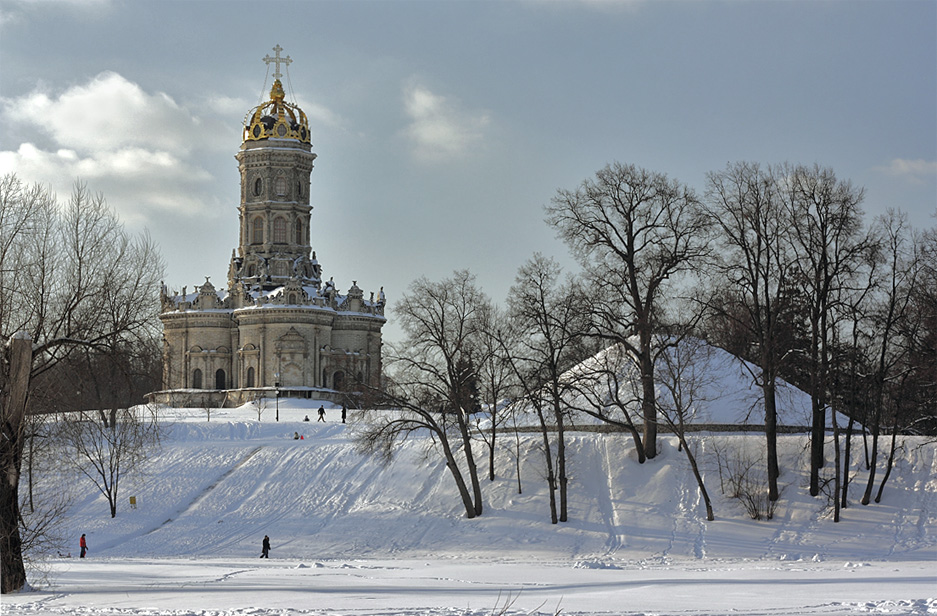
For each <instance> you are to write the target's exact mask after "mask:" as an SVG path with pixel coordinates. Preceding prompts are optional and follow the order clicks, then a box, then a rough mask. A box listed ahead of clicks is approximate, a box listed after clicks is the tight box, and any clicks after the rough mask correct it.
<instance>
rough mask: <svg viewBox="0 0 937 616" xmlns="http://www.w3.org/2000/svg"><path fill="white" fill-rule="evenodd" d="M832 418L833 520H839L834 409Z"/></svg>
mask: <svg viewBox="0 0 937 616" xmlns="http://www.w3.org/2000/svg"><path fill="white" fill-rule="evenodd" d="M831 416H832V418H833V522H839V508H840V507H839V486H840V483H841V480H840V478H841V477H842V473H843V471H842V468H841V467H840V457H841V456H840V452H839V450H840V447H839V422H838V421H836V410H835V409H833V410H832V415H831Z"/></svg>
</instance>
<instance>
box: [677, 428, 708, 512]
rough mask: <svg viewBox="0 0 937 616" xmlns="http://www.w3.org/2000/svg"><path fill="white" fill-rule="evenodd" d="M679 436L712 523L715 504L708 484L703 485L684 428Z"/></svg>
mask: <svg viewBox="0 0 937 616" xmlns="http://www.w3.org/2000/svg"><path fill="white" fill-rule="evenodd" d="M677 436H678V437H679V439H680V446H681V447H683V452H684V453H685V454H686V459H687V460H688V461H689V462H690V468H691V469H692V470H693V476H694V477H696V485H698V486H699V491H700V494H702V495H703V502H705V503H706V519H707V520H709V521H710V522H712V521H713V520H715V519H716V516H715V515H714V514H713V504H712V501H711V500H709V492H707V491H706V484H705V483H703V476H702V475H701V474H700V472H699V466H698V465H697V464H696V456H694V455H693V452H692V451H690V444H689V443H687V442H686V438H685V436H684V434H683V427H682V426H681V428H680V434H678V435H677Z"/></svg>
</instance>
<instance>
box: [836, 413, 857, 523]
mask: <svg viewBox="0 0 937 616" xmlns="http://www.w3.org/2000/svg"><path fill="white" fill-rule="evenodd" d="M855 422H856V420H855V419H853V418H852V417H850V418H849V423H847V424H846V450H845V451H844V452H843V456H844V459H843V488H842V491H843V497H842V501H841V503H840V507H841V508H842V509H846V508H848V507H849V500H848V498H847V494H848V492H849V464H850V454H851V453H852V427H853V424H855Z"/></svg>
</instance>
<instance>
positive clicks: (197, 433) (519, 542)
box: [63, 401, 937, 566]
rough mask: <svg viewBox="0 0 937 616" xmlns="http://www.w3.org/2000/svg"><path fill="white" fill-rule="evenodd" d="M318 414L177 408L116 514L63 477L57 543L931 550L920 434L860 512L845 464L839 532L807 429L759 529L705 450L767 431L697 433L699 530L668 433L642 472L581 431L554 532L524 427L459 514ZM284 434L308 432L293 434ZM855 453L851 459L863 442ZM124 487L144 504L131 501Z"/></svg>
mask: <svg viewBox="0 0 937 616" xmlns="http://www.w3.org/2000/svg"><path fill="white" fill-rule="evenodd" d="M317 406H318V403H313V404H312V405H311V406H296V407H294V406H289V403H287V402H286V401H281V408H280V416H281V421H280V422H279V423H277V422H274V421H273V418H272V414H270V415H271V416H270V417H267V416H264V419H263V421H262V422H258V421H256V415H255V416H254V419H253V420H252V419H248V417H249V413H248V412H247V411H246V410H241V411H238V410H230V411H227V410H226V411H220V412H218V413H216V414H214V415H213V417H212V420H211V421H210V422H207V421H205V418H204V415H202V416H199V415H197V414H196V413H198V411H193V410H189V411H181V410H180V411H178V415H179V417H178V418H177V420H175V421H173V422H167V425H166V433H165V435H164V439H163V444H162V449H161V452H160V453H159V455H157V456H155V457H154V458H153V459H152V460H151V461H150V462H149V464H147V465H146V467H145V469H144V472H143V473H141V474H140V475H139V476H136V477H132V478H128V480H129V481H128V482H127V483H125V484H123V487H122V492H121V494H122V495H121V499H120V503H121V505H120V508H119V511H118V515H117V517H116V518H115V519H111V518H109V517H108V515H107V506H106V502H105V501H104V499H103V497H102V496H100V495H99V494H97V493H96V492H95V491H94V490H93V488H91V486H90V485H89V484H88V483H87V482H84V483H82V482H81V481H80V480H79V479H78V478H72V479H71V481H69V485H73V486H74V488H75V493H74V494H73V497H74V502H73V506H72V508H71V510H70V514H69V517H68V521H67V524H66V528H65V529H64V530H65V534H66V536H68V537H70V538H71V537H77V536H78V535H80V534H81V533H86V534H87V535H88V538H89V543H90V544H91V545H92V550H93V552H94V554H95V556H96V557H147V558H150V557H152V558H167V557H186V558H202V557H226V558H229V557H243V556H250V555H253V554H255V553H259V545H260V539H261V538H262V537H263V535H264V534H268V535H270V537H271V540H272V543H273V551H274V554H275V555H276V556H277V557H278V558H296V559H305V558H389V557H392V558H396V557H419V556H425V555H435V556H439V557H453V558H456V557H458V558H488V557H491V556H493V555H497V556H499V557H516V558H529V557H538V558H548V559H564V560H567V559H573V560H578V561H583V562H589V563H594V564H595V566H600V565H601V566H607V565H613V564H615V563H620V562H624V561H640V560H655V561H666V560H668V559H684V558H689V559H702V558H705V559H721V558H747V559H748V558H750V559H770V560H779V559H780V560H790V559H794V560H796V559H805V558H818V559H827V558H835V559H847V560H848V559H891V558H900V559H902V560H909V559H910V560H931V559H934V558H935V547H937V534H935V530H934V528H935V521H937V456H935V446H934V445H933V444H924V443H923V442H922V441H921V440H915V439H910V438H909V439H905V440H904V441H903V446H902V448H901V450H900V452H899V454H898V459H897V461H896V467H895V471H894V472H893V474H892V477H891V479H890V480H889V484H888V487H887V488H886V491H885V496H884V499H883V501H882V503H881V504H876V505H872V506H868V507H863V506H861V505H858V504H857V501H858V497H859V496H860V490H861V489H862V487H863V485H864V484H863V479H864V477H865V473H864V472H863V471H861V470H859V469H857V468H856V464H854V465H853V473H854V474H855V477H854V484H853V485H854V490H853V496H854V498H853V503H854V504H853V506H852V507H850V508H849V509H847V510H845V511H844V512H843V522H841V523H839V524H833V522H832V521H831V520H830V519H828V518H829V512H828V510H827V508H826V506H825V505H826V499H822V498H821V499H812V498H809V497H807V496H805V495H804V489H803V484H804V483H805V473H804V470H805V469H804V468H803V467H802V460H803V458H804V456H803V455H802V452H803V448H804V446H805V443H806V441H805V438H804V437H803V436H794V435H791V436H786V437H782V439H781V452H782V468H783V477H782V484H783V486H784V492H783V495H782V501H781V503H780V505H779V508H778V510H777V512H776V515H775V519H774V520H771V521H767V522H764V521H763V522H756V521H752V520H751V519H749V518H748V516H747V515H746V514H745V512H744V511H743V510H742V508H741V507H740V506H739V504H738V503H737V502H736V501H733V500H729V499H726V498H724V497H723V496H722V495H721V494H720V489H719V474H718V471H717V468H716V463H715V456H714V455H712V452H713V450H714V448H717V447H718V448H720V449H721V450H723V451H729V450H731V449H732V448H735V447H739V446H742V447H745V446H746V445H745V444H746V443H747V444H748V445H747V446H753V447H755V448H756V449H757V448H758V447H760V445H761V438H762V437H760V436H758V435H755V434H749V435H710V434H707V435H704V436H701V437H699V438H700V439H701V440H700V441H699V447H700V452H701V462H702V464H703V466H704V468H705V469H706V481H707V484H708V487H709V490H710V492H711V494H712V495H713V496H714V498H715V503H714V504H715V513H716V520H715V521H714V522H706V521H705V518H704V512H703V511H702V509H701V503H700V500H699V497H698V490H697V488H696V485H695V483H694V481H693V478H692V475H691V474H690V473H689V469H688V466H687V464H686V461H685V457H684V455H683V454H682V453H680V452H678V451H677V450H676V449H675V443H674V441H673V440H672V439H670V438H667V437H664V438H663V446H662V448H661V455H660V456H659V457H658V458H657V459H655V460H653V461H649V462H648V463H646V464H644V465H640V464H638V463H637V462H636V460H635V459H634V456H633V455H632V453H633V452H632V447H631V444H630V439H629V438H628V437H626V436H625V435H622V434H594V433H574V434H572V435H571V436H570V439H569V457H570V487H569V494H570V510H569V517H570V521H569V522H568V523H566V524H559V525H556V526H553V525H551V524H550V523H549V512H548V509H547V506H548V505H547V503H548V501H547V491H546V486H545V482H544V480H543V479H542V477H543V476H544V473H543V470H542V464H543V463H542V456H541V455H540V453H539V449H538V447H539V443H538V439H537V437H536V436H535V435H522V436H521V450H522V465H521V466H522V473H521V476H522V485H523V493H522V494H517V480H516V477H515V476H514V462H513V457H512V455H511V453H512V447H513V446H514V443H513V437H509V435H508V434H505V435H504V438H503V440H502V441H501V443H502V448H500V449H499V451H498V456H497V462H496V468H497V471H498V477H499V478H498V479H497V480H495V481H494V482H488V481H487V480H485V481H484V484H483V490H484V494H485V507H486V510H485V512H484V514H483V515H482V516H481V517H480V518H478V519H475V520H467V519H465V518H464V516H463V511H462V508H461V504H460V501H459V500H458V498H457V493H456V490H455V487H454V485H453V482H452V479H451V476H450V474H449V473H448V471H447V470H446V469H445V466H444V464H441V463H440V462H439V460H438V457H437V456H435V455H434V454H433V453H432V452H431V451H429V450H428V449H427V445H428V442H427V441H426V440H423V439H415V440H412V441H410V442H407V443H406V444H404V445H402V446H401V447H400V450H399V453H398V455H397V458H396V459H395V460H394V461H393V462H392V463H391V464H389V465H388V466H383V465H381V464H380V463H379V462H378V461H377V460H375V459H371V458H368V457H363V456H361V455H359V454H357V453H356V452H355V451H354V448H353V443H352V441H351V439H352V436H353V430H354V428H353V426H351V425H348V426H346V425H342V424H340V423H337V422H335V421H334V420H335V419H336V416H337V414H336V413H334V412H332V413H330V415H331V417H330V419H332V420H333V421H331V422H327V423H316V422H310V423H306V422H302V421H296V420H298V419H301V417H302V416H303V415H305V414H309V415H310V416H313V417H314V414H313V413H312V412H311V410H312V409H313V408H316V407H317ZM186 414H189V415H190V416H189V417H188V418H184V417H183V416H184V415H186ZM352 419H353V420H359V421H360V420H361V417H360V416H358V415H353V416H352ZM294 432H299V433H301V434H303V435H304V438H303V439H302V440H293V438H292V436H293V434H294ZM479 447H481V444H480V443H479ZM855 447H856V450H855V451H856V452H857V453H859V452H860V451H861V449H860V448H861V440H860V439H856V443H855ZM480 457H481V456H480ZM482 468H483V471H484V470H486V464H485V463H483V464H482ZM131 495H133V496H135V497H136V500H137V502H138V508H137V509H133V510H132V509H130V508H129V506H128V504H127V503H128V497H129V496H131ZM64 549H65V548H64V547H63V551H64Z"/></svg>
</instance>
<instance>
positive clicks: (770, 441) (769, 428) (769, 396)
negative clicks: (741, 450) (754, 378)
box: [763, 377, 781, 502]
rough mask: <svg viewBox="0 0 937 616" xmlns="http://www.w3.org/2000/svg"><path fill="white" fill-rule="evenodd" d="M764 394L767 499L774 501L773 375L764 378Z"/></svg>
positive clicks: (775, 417) (775, 413) (777, 470)
mask: <svg viewBox="0 0 937 616" xmlns="http://www.w3.org/2000/svg"><path fill="white" fill-rule="evenodd" d="M763 378H764V377H763ZM763 390H764V395H765V439H766V440H767V453H768V500H770V501H772V502H774V501H776V500H778V499H779V498H780V497H781V493H780V491H779V490H778V477H779V476H780V475H781V470H780V467H779V465H778V411H777V406H776V401H775V395H774V393H775V384H774V377H771V378H766V380H765V382H764V385H763Z"/></svg>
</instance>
